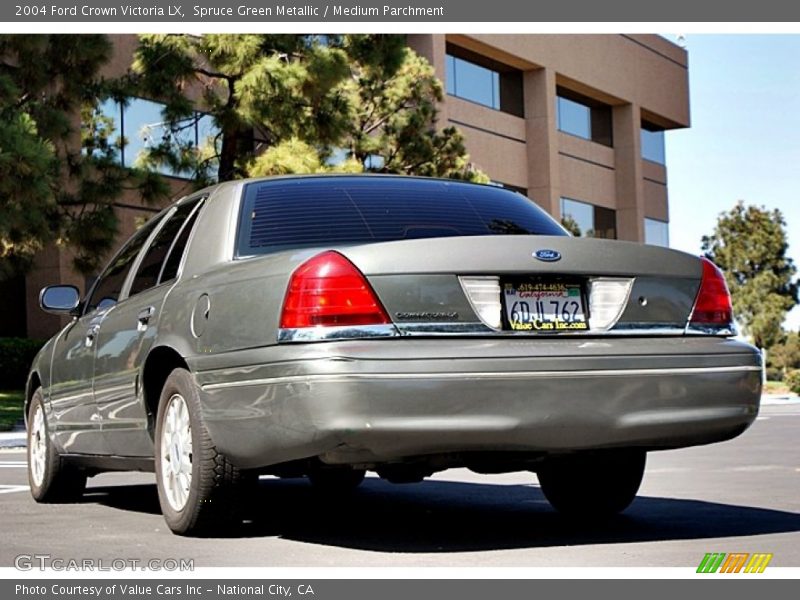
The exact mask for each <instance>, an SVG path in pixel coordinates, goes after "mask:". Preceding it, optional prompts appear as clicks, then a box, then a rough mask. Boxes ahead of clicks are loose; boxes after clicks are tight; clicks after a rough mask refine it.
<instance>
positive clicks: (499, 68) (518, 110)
mask: <svg viewBox="0 0 800 600" xmlns="http://www.w3.org/2000/svg"><path fill="white" fill-rule="evenodd" d="M451 59H452V60H453V74H454V77H453V81H452V86H453V87H452V89H453V91H452V92H451V91H450V89H451V88H450V86H451V81H450V77H448V76H447V72H448V69H449V62H450V60H451ZM457 61H462V62H466V63H468V64H470V65H473V66H475V67H479V68H481V69H486V70H487V71H489V72H491V73H492V74H493V79H492V92H491V94H490V95H491V96H492V102H493V104H486V103H484V102H480V101H478V100H474V99H472V98H469V97H467V96H461V95H459V94H458V93H457V90H456V81H457V79H458V77H457V75H456V70H457V69H456V62H457ZM444 83H445V86H444V88H445V90H444V91H445V94H447V95H448V96H452V97H453V98H459V99H460V100H463V101H465V102H470V103H472V104H475V105H477V106H481V107H483V108H488V109H489V110H496V111H498V112H502V113H505V114H507V115H512V116H514V117H519V118H523V119H524V118H525V90H524V82H523V71H522V70H521V69H519V68H517V67H514V66H512V65H509V64H506V63H502V62H500V61H497V60H494V59H492V58H489V57H488V56H484V55H482V54H480V53H477V52H473V51H471V50H467V49H466V48H462V47H461V46H457V45H455V44H451V43H449V42H448V43H447V45H446V49H445V82H444ZM503 90H506V91H505V92H504V91H503ZM495 99H496V100H497V103H496V104H497V105H496V106H495V105H494V101H495Z"/></svg>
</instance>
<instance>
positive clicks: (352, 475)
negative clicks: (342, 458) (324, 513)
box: [308, 468, 366, 495]
mask: <svg viewBox="0 0 800 600" xmlns="http://www.w3.org/2000/svg"><path fill="white" fill-rule="evenodd" d="M364 475H366V471H364V470H363V469H349V468H329V469H314V470H313V471H311V472H309V474H308V480H309V481H310V482H311V485H312V486H314V489H315V490H316V491H318V492H320V493H323V494H331V495H342V494H347V493H350V492H352V491H353V490H355V489H356V488H357V487H358V486H360V485H361V482H363V481H364Z"/></svg>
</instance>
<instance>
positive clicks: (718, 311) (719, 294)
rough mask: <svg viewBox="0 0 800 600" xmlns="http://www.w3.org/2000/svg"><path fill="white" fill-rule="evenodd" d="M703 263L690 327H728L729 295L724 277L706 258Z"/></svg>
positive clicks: (729, 313) (730, 321)
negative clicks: (701, 277) (701, 276)
mask: <svg viewBox="0 0 800 600" xmlns="http://www.w3.org/2000/svg"><path fill="white" fill-rule="evenodd" d="M700 260H701V261H702V262H703V279H702V281H701V282H700V291H699V292H698V293H697V300H695V302H694V310H693V311H692V318H691V321H690V322H691V324H692V325H730V324H732V323H733V309H732V307H731V294H730V292H729V291H728V284H726V283H725V276H724V275H723V274H722V271H720V270H719V268H717V266H716V265H715V264H714V263H713V262H711V261H710V260H708V259H707V258H701V259H700Z"/></svg>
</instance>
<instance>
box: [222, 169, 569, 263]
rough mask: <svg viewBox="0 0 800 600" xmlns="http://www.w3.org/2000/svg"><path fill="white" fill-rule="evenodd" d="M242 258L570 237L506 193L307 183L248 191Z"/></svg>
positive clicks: (454, 186)
mask: <svg viewBox="0 0 800 600" xmlns="http://www.w3.org/2000/svg"><path fill="white" fill-rule="evenodd" d="M244 194H245V195H244V201H243V202H242V212H241V218H240V222H239V232H238V247H237V250H238V252H237V254H238V255H239V256H248V255H253V254H264V253H267V252H272V251H276V250H280V249H285V248H294V247H308V246H327V245H332V244H351V243H366V242H386V241H394V240H405V239H415V238H432V237H453V236H474V235H567V234H566V232H565V231H564V229H563V228H562V227H561V226H560V225H559V224H558V223H556V221H555V220H554V219H553V218H552V217H550V216H549V215H548V214H547V213H546V212H545V211H543V210H542V209H541V208H539V207H538V206H537V205H536V204H534V203H533V201H531V200H530V199H528V198H526V197H524V196H522V195H520V194H517V193H514V192H511V191H508V190H504V189H502V188H497V187H493V186H486V185H476V184H469V183H462V182H457V181H453V182H450V181H441V180H434V179H432V180H427V179H421V178H420V179H417V178H403V177H385V178H384V177H380V178H379V177H316V178H315V177H309V178H297V179H286V180H278V181H266V182H256V183H251V184H249V185H248V186H247V187H246V189H245V192H244Z"/></svg>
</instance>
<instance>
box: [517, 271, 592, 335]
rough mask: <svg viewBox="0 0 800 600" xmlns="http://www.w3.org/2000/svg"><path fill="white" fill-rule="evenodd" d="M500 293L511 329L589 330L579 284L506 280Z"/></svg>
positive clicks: (547, 330)
mask: <svg viewBox="0 0 800 600" xmlns="http://www.w3.org/2000/svg"><path fill="white" fill-rule="evenodd" d="M503 294H504V296H505V302H504V304H505V311H506V319H507V322H508V325H509V326H510V327H511V329H513V330H514V331H539V332H544V333H560V332H565V331H585V330H587V329H589V324H588V323H587V321H586V310H585V307H584V296H583V292H582V290H581V286H580V284H577V283H563V282H559V281H531V282H515V283H510V282H509V283H505V284H504V286H503Z"/></svg>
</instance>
